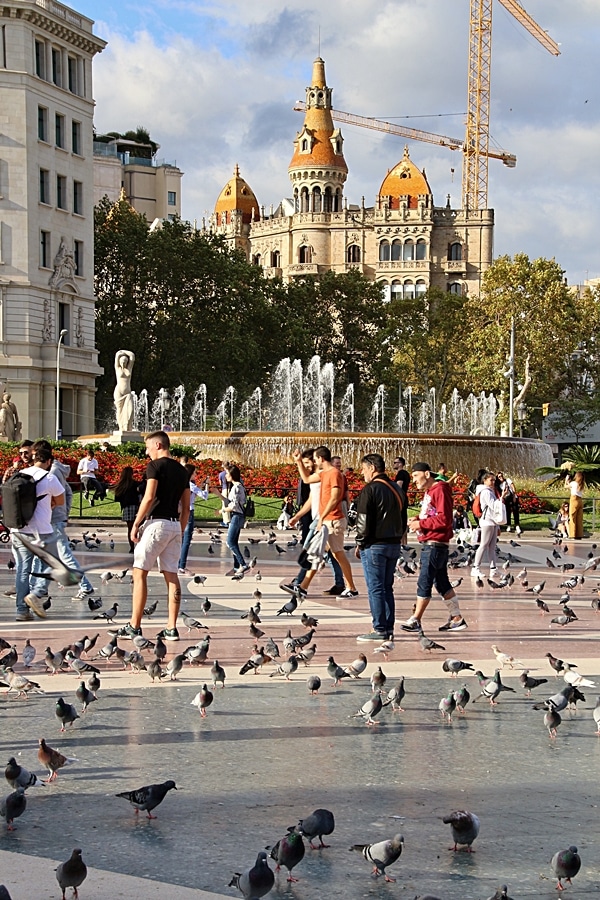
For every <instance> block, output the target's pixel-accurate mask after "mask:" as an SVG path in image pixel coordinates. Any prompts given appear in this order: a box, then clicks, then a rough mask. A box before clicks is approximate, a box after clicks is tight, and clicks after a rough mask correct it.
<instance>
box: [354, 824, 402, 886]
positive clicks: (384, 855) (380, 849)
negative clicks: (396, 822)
mask: <svg viewBox="0 0 600 900" xmlns="http://www.w3.org/2000/svg"><path fill="white" fill-rule="evenodd" d="M403 845H404V838H403V837H402V835H401V834H395V835H394V837H393V838H392V839H391V840H389V841H378V842H377V843H376V844H353V845H352V847H350V850H357V851H358V852H359V853H362V855H363V856H364V858H365V859H366V860H368V861H369V862H371V863H373V871H372V873H371V874H372V875H373V876H374V877H375V878H378V877H379V876H380V875H383V876H384V878H385V880H386V881H390V882H395V881H396V879H395V878H392V877H391V876H389V875H388V874H387V872H386V871H385V870H386V869H387V868H388V866H391V865H393V864H394V863H395V862H397V860H399V859H400V855H401V854H402V847H403Z"/></svg>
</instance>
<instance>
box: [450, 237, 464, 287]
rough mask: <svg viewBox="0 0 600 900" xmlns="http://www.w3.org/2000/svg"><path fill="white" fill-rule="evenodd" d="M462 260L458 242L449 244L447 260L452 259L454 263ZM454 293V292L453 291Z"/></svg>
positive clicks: (460, 246) (460, 247)
mask: <svg viewBox="0 0 600 900" xmlns="http://www.w3.org/2000/svg"><path fill="white" fill-rule="evenodd" d="M462 258H463V248H462V244H460V243H459V242H458V241H455V242H454V243H453V244H450V246H449V247H448V259H452V260H454V261H456V262H458V261H459V260H461V259H462ZM454 293H456V291H454Z"/></svg>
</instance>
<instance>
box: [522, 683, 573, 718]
mask: <svg viewBox="0 0 600 900" xmlns="http://www.w3.org/2000/svg"><path fill="white" fill-rule="evenodd" d="M575 690H577V688H574V687H572V685H570V684H568V685H567V686H566V687H564V688H563V689H562V691H559V692H558V694H554V695H553V696H552V697H548V699H547V700H542V701H541V702H540V703H535V704H534V705H533V709H538V710H539V709H554V710H556V711H557V712H562V710H563V709H566V708H567V706H568V705H569V703H570V702H571V699H572V697H573V692H574V691H575Z"/></svg>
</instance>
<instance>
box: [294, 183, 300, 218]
mask: <svg viewBox="0 0 600 900" xmlns="http://www.w3.org/2000/svg"><path fill="white" fill-rule="evenodd" d="M294 212H300V198H299V196H298V188H296V190H295V191H294Z"/></svg>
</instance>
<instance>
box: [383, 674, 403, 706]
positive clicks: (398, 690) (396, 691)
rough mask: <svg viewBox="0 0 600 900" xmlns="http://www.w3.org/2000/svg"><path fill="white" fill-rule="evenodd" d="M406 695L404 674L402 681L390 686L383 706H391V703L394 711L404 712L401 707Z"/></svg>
mask: <svg viewBox="0 0 600 900" xmlns="http://www.w3.org/2000/svg"><path fill="white" fill-rule="evenodd" d="M405 695H406V690H405V688H404V675H401V676H400V681H399V682H398V684H397V685H396V686H395V687H393V688H390V690H389V691H388V694H387V697H386V698H385V700H384V701H383V706H389V705H390V704H391V707H392V712H404V710H403V709H402V707H401V705H400V704H401V703H402V701H403V699H404V697H405Z"/></svg>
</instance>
